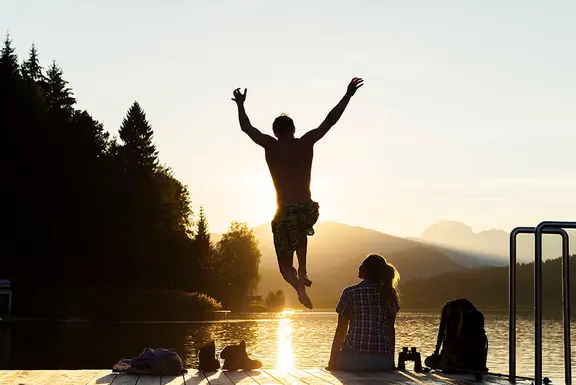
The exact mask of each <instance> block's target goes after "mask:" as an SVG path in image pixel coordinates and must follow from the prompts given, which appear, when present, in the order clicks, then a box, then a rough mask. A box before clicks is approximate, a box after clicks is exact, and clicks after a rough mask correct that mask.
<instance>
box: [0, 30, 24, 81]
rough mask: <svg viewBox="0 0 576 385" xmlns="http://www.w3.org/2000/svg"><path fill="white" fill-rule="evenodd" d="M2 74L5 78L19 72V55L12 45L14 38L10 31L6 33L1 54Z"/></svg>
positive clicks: (0, 72)
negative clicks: (11, 37) (11, 36)
mask: <svg viewBox="0 0 576 385" xmlns="http://www.w3.org/2000/svg"><path fill="white" fill-rule="evenodd" d="M0 74H1V75H2V77H5V78H8V77H11V76H17V75H18V74H19V73H18V55H16V53H15V50H14V47H12V39H10V34H9V33H7V34H6V38H5V39H4V45H3V47H2V53H1V54H0Z"/></svg>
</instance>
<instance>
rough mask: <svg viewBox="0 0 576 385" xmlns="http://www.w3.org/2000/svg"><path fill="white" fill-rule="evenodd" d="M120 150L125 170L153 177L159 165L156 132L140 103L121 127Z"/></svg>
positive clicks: (130, 111) (133, 108)
mask: <svg viewBox="0 0 576 385" xmlns="http://www.w3.org/2000/svg"><path fill="white" fill-rule="evenodd" d="M119 134H120V139H121V140H122V142H124V143H123V145H122V146H121V148H120V153H121V156H122V161H123V163H124V167H125V170H126V171H128V172H131V173H132V172H136V173H140V172H145V173H146V174H150V175H152V174H153V173H154V171H155V170H156V167H157V165H158V151H156V146H155V145H154V143H153V142H152V138H153V136H154V132H153V131H152V127H151V126H150V123H148V120H146V114H145V113H144V110H143V109H142V107H140V104H138V102H134V104H132V106H131V107H130V109H129V110H128V113H127V114H126V117H125V118H124V120H123V121H122V127H120V131H119Z"/></svg>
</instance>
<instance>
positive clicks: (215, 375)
mask: <svg viewBox="0 0 576 385" xmlns="http://www.w3.org/2000/svg"><path fill="white" fill-rule="evenodd" d="M204 375H205V376H206V379H207V380H208V383H209V384H210V385H234V383H233V382H232V381H230V379H229V378H228V377H226V375H225V374H224V372H222V371H221V370H219V371H217V372H204Z"/></svg>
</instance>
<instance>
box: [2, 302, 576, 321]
mask: <svg viewBox="0 0 576 385" xmlns="http://www.w3.org/2000/svg"><path fill="white" fill-rule="evenodd" d="M441 310H442V309H441V308H440V309H432V308H408V309H401V310H400V312H399V313H400V314H401V313H424V314H436V315H438V316H440V312H441ZM478 310H479V311H481V312H483V313H487V314H508V309H507V308H506V309H504V308H478ZM571 310H573V311H574V312H573V313H572V317H571V319H574V318H576V314H575V313H576V306H572V307H571ZM285 311H288V312H290V313H291V314H298V313H304V314H314V313H319V314H323V313H334V314H336V313H335V311H334V309H314V310H307V309H294V308H286V309H284V310H280V311H230V310H218V311H215V312H214V314H213V317H210V318H205V319H189V320H90V319H87V318H67V319H66V318H63V319H50V318H33V317H0V325H10V324H24V323H46V324H60V325H112V324H117V325H120V324H194V323H210V322H228V321H230V320H232V319H233V318H232V319H230V318H228V317H229V316H236V315H253V314H270V315H272V314H281V313H283V312H285ZM516 313H517V314H521V315H533V314H534V309H533V307H518V308H517V309H516ZM543 313H544V315H546V314H549V315H550V314H554V315H562V309H557V308H548V309H543Z"/></svg>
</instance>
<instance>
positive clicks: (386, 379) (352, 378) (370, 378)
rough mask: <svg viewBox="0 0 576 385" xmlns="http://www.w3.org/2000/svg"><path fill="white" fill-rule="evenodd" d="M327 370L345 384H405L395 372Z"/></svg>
mask: <svg viewBox="0 0 576 385" xmlns="http://www.w3.org/2000/svg"><path fill="white" fill-rule="evenodd" d="M320 371H325V372H327V373H328V374H329V375H332V376H333V377H334V378H336V379H338V380H340V381H341V382H342V383H343V384H348V385H360V384H374V385H384V384H398V385H402V384H404V378H403V377H401V376H398V375H396V374H394V373H393V372H345V371H328V370H326V369H320Z"/></svg>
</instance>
